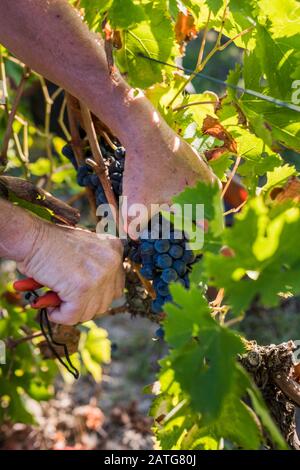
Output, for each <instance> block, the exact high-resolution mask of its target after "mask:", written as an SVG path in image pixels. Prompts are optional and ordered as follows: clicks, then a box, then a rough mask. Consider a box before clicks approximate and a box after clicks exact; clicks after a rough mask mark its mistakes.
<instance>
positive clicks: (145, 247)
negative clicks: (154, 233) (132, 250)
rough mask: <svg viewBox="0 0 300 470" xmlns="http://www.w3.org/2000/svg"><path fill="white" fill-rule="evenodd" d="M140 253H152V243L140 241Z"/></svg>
mask: <svg viewBox="0 0 300 470" xmlns="http://www.w3.org/2000/svg"><path fill="white" fill-rule="evenodd" d="M141 254H142V255H153V254H154V247H153V244H152V243H148V242H142V243H141Z"/></svg>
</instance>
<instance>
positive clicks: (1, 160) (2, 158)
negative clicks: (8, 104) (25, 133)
mask: <svg viewBox="0 0 300 470" xmlns="http://www.w3.org/2000/svg"><path fill="white" fill-rule="evenodd" d="M29 76H30V69H29V68H28V67H25V68H24V71H23V75H22V78H21V81H20V83H19V85H18V88H17V92H16V96H15V99H14V102H13V105H12V108H11V111H10V113H9V116H8V122H7V126H6V129H5V133H4V137H3V143H2V149H1V155H0V165H1V166H4V167H5V166H6V165H7V151H8V145H9V141H10V138H11V136H12V130H13V123H14V119H15V115H16V113H17V109H18V106H19V103H20V100H21V97H22V94H23V91H24V87H25V83H26V81H27V79H28V77H29Z"/></svg>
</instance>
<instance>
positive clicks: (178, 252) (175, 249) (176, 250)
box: [169, 245, 184, 259]
mask: <svg viewBox="0 0 300 470" xmlns="http://www.w3.org/2000/svg"><path fill="white" fill-rule="evenodd" d="M183 253H184V250H183V248H182V246H180V245H172V246H171V248H170V249H169V254H170V255H171V256H172V258H174V259H180V258H181V257H182V256H183Z"/></svg>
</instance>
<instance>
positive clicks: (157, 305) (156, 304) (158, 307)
mask: <svg viewBox="0 0 300 470" xmlns="http://www.w3.org/2000/svg"><path fill="white" fill-rule="evenodd" d="M164 303H165V300H164V298H163V297H160V296H157V298H156V299H155V300H153V301H152V305H151V310H152V312H153V313H156V314H158V313H161V312H162V311H163V305H164Z"/></svg>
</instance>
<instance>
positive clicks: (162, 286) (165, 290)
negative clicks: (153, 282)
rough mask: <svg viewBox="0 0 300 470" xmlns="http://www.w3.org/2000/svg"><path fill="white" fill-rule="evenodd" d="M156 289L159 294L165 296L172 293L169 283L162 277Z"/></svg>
mask: <svg viewBox="0 0 300 470" xmlns="http://www.w3.org/2000/svg"><path fill="white" fill-rule="evenodd" d="M155 290H156V292H157V293H158V294H159V295H161V296H163V297H165V296H166V295H169V293H170V290H169V286H168V284H167V283H166V282H164V281H163V280H162V279H161V280H160V281H159V282H158V284H157V286H156V288H155Z"/></svg>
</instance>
